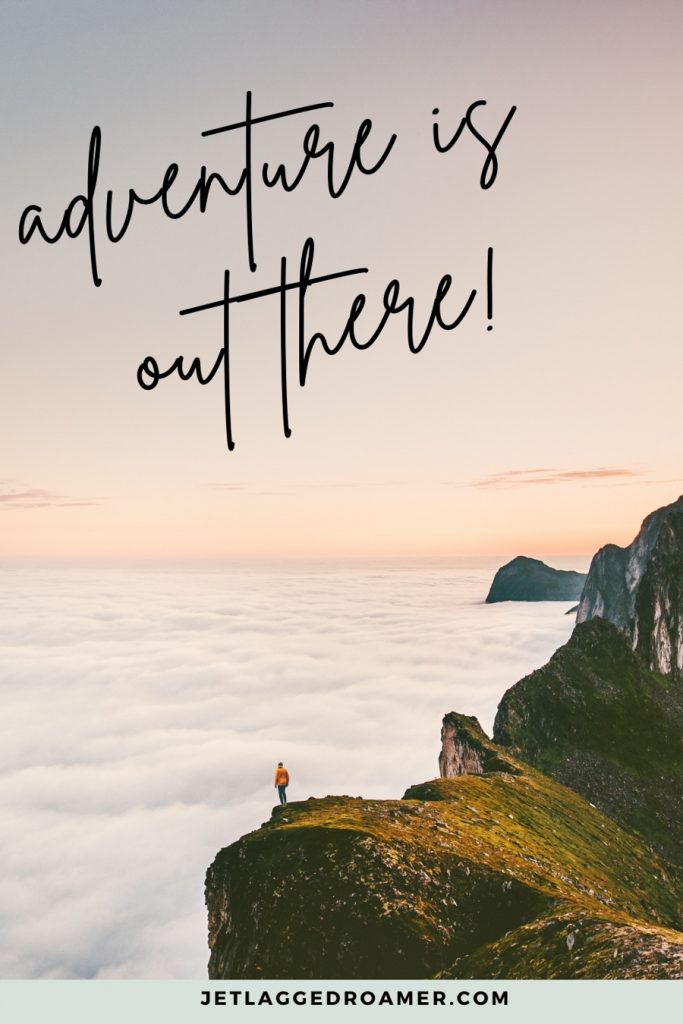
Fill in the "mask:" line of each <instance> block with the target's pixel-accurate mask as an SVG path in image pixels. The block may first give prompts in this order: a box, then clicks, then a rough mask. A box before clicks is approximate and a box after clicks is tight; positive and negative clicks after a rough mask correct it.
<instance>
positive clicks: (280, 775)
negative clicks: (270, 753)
mask: <svg viewBox="0 0 683 1024" xmlns="http://www.w3.org/2000/svg"><path fill="white" fill-rule="evenodd" d="M275 785H276V786H288V785H289V772H288V771H287V769H286V768H276V769H275Z"/></svg>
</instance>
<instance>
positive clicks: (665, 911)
mask: <svg viewBox="0 0 683 1024" xmlns="http://www.w3.org/2000/svg"><path fill="white" fill-rule="evenodd" d="M470 721H471V720H470ZM475 721H476V720H475ZM477 728H479V727H478V723H477ZM480 731H481V730H480ZM482 735H483V733H482ZM487 744H488V746H489V747H490V748H492V749H493V750H494V751H495V748H493V745H492V744H491V743H490V741H488V740H487ZM495 753H496V755H497V756H498V757H499V758H500V760H501V763H510V762H511V763H512V767H514V769H515V771H516V772H517V774H511V773H510V772H508V771H500V772H496V771H492V772H484V774H481V775H480V774H463V775H459V776H458V777H457V778H447V779H435V780H433V781H431V782H428V783H424V784H422V785H419V786H414V787H412V788H411V789H409V790H408V791H407V793H406V794H405V797H404V798H403V799H402V800H363V799H359V798H355V799H353V798H350V797H327V798H325V799H322V800H313V799H310V800H306V801H303V802H301V803H292V804H288V805H287V807H285V808H276V809H275V810H274V811H273V815H272V817H271V819H270V821H268V822H267V823H266V824H264V825H263V826H262V827H261V828H260V829H258V830H257V831H256V832H252V833H251V834H250V835H247V836H244V837H243V838H242V839H240V840H239V841H238V842H236V843H233V844H232V846H229V847H227V848H226V849H224V850H221V852H220V853H219V854H218V855H217V857H216V859H215V861H214V863H213V864H212V865H211V867H210V868H209V871H208V874H207V879H206V901H207V906H208V909H209V944H210V947H211V958H210V961H209V976H210V977H211V978H214V979H216V978H232V979H243V978H386V979H391V978H429V977H436V976H440V977H459V978H467V977H477V978H499V977H533V978H576V977H585V978H604V977H612V978H634V977H668V978H671V977H682V976H683V934H681V933H680V932H679V931H677V930H676V929H678V928H680V926H681V919H680V912H681V899H682V898H683V887H682V886H681V885H680V884H679V882H678V881H677V880H676V878H675V876H672V874H671V870H670V868H669V866H668V865H667V864H666V862H665V861H663V860H662V859H661V858H660V857H659V856H658V855H657V854H656V853H653V852H652V851H651V850H650V849H648V847H647V846H646V845H645V844H643V843H642V842H640V841H639V840H638V839H637V838H635V837H633V836H632V835H630V834H628V833H627V832H625V831H624V830H623V829H621V828H620V827H619V826H618V825H616V824H615V823H614V822H612V821H610V820H609V819H608V818H607V817H605V816H604V815H603V814H602V813H601V812H600V811H599V810H597V809H596V808H593V807H591V806H590V804H589V803H588V802H586V801H585V800H583V799H582V798H581V797H580V796H578V795H577V794H576V793H573V792H572V791H571V790H569V789H567V788H565V787H564V786H561V785H559V784H558V783H557V782H554V781H553V780H552V779H550V778H548V777H547V776H545V775H543V774H541V773H540V772H537V771H535V770H534V769H533V768H527V767H525V766H524V765H522V764H521V763H519V762H516V761H514V759H511V758H510V755H509V754H508V753H507V752H506V751H502V750H498V751H495Z"/></svg>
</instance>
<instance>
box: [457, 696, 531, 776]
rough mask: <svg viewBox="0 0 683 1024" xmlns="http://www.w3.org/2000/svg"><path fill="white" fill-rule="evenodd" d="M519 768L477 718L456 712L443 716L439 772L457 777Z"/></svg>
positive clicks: (515, 771)
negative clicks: (505, 754) (503, 752)
mask: <svg viewBox="0 0 683 1024" xmlns="http://www.w3.org/2000/svg"><path fill="white" fill-rule="evenodd" d="M517 771H518V769H517V768H516V767H515V765H514V764H513V762H512V761H510V760H509V759H508V758H505V757H503V756H501V753H500V751H499V750H498V749H497V748H496V747H495V746H494V744H493V743H491V741H490V739H489V738H488V736H487V735H486V733H485V732H484V730H483V729H482V727H481V725H480V724H479V722H478V720H477V719H476V718H472V717H470V716H469V715H459V714H458V713H457V712H455V711H451V712H450V713H449V714H447V715H444V719H443V724H442V726H441V751H440V753H439V775H440V776H441V778H442V779H454V778H457V776H458V775H484V774H487V773H488V772H509V773H511V774H513V775H514V774H516V773H517Z"/></svg>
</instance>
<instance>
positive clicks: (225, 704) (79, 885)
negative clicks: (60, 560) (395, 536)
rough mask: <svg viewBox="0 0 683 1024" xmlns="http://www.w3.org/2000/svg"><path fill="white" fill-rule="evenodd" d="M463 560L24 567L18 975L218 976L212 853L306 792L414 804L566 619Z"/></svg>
mask: <svg viewBox="0 0 683 1024" xmlns="http://www.w3.org/2000/svg"><path fill="white" fill-rule="evenodd" d="M492 576H493V569H492V568H491V567H483V568H471V567H470V568H463V567H462V566H459V565H457V564H446V563H441V564H426V565H414V564H413V565H410V564H404V563H395V564H384V565H367V566H358V565H356V566H351V567H349V566H347V567H330V566H322V565H319V566H311V565H309V566H285V567H279V568H274V567H267V566H224V567H220V568H216V569H213V570H207V569H206V568H189V567H187V568H182V569H179V568H171V569H149V568H145V569H141V568H112V567H109V568H97V569H94V568H88V569H76V568H70V569H58V568H52V569H41V570H38V569H31V568H25V567H19V568H12V569H6V570H5V571H4V579H5V585H4V587H3V588H2V596H1V597H0V655H1V658H2V671H1V676H0V682H1V685H2V691H3V699H2V716H1V717H0V818H1V821H0V846H1V856H2V865H3V871H2V874H1V875H0V930H1V932H2V936H3V942H2V948H1V949H0V977H3V978H93V977H95V978H197V979H201V978H204V977H206V963H207V960H208V949H207V943H206V916H205V911H204V906H203V886H204V875H205V872H206V868H207V867H208V865H209V864H210V863H211V861H212V860H213V858H214V856H215V854H216V853H217V851H218V850H219V849H220V848H221V847H223V846H226V845H228V844H229V843H230V842H232V841H233V840H235V839H236V838H238V837H239V836H240V835H241V834H243V833H244V832H248V831H251V830H252V829H254V828H257V827H258V826H259V824H260V823H261V822H263V821H264V820H266V819H267V818H268V817H269V814H270V810H271V807H272V806H273V804H274V802H275V801H274V795H275V791H274V789H273V782H272V777H273V769H274V766H275V764H276V762H277V761H279V760H283V761H284V762H285V764H286V765H287V766H288V768H289V770H290V773H291V785H290V790H289V794H290V799H293V800H296V799H305V798H306V797H308V796H310V795H312V796H324V795H326V794H328V793H346V794H349V795H352V796H356V795H361V794H362V795H363V796H366V797H384V798H387V797H400V796H401V795H402V793H403V792H404V790H405V789H406V788H407V787H408V786H409V785H411V784H412V783H416V782H420V781H423V780H424V779H427V778H432V777H433V776H434V775H435V774H437V771H438V769H437V755H438V751H439V730H440V726H441V718H442V716H443V714H444V713H445V712H447V711H450V710H456V711H461V712H464V713H467V714H475V715H477V716H478V717H479V718H480V720H481V722H482V725H483V726H484V728H485V729H487V731H489V732H490V729H491V725H492V721H493V716H494V714H495V709H496V705H497V703H498V700H499V699H500V697H501V695H502V693H503V692H504V690H505V689H506V688H507V687H508V686H510V685H511V684H512V683H514V682H516V681H517V680H518V679H519V678H521V677H522V676H523V675H525V674H526V673H528V672H529V671H531V670H532V669H533V668H536V667H538V666H540V665H541V664H543V663H544V662H545V661H546V660H547V659H548V657H549V656H550V655H551V654H552V652H553V651H554V650H555V649H556V648H557V647H558V646H559V645H560V644H561V643H563V642H564V641H565V640H566V639H567V637H568V636H569V633H570V632H571V628H572V624H573V617H572V616H566V615H564V612H565V611H566V610H567V608H568V607H569V606H568V604H562V603H541V604H501V605H485V604H484V603H483V599H484V597H485V594H486V591H487V589H488V586H489V584H490V581H491V578H492Z"/></svg>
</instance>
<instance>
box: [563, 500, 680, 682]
mask: <svg viewBox="0 0 683 1024" xmlns="http://www.w3.org/2000/svg"><path fill="white" fill-rule="evenodd" d="M598 617H599V618H603V619H607V620H608V621H609V622H612V623H614V625H615V626H617V628H618V629H620V630H622V631H623V632H624V633H626V634H627V636H628V637H629V638H630V640H631V643H632V645H633V648H634V649H635V650H636V651H638V653H639V654H640V655H641V656H642V657H643V658H644V660H645V662H646V664H647V665H648V666H649V667H650V668H652V669H656V670H657V671H658V672H661V673H663V674H665V675H670V674H673V675H678V676H680V675H682V674H683V497H680V498H679V499H678V500H677V501H675V502H674V503H673V504H671V505H667V506H665V507H664V508H660V509H658V510H657V511H656V512H653V513H652V514H651V515H649V516H648V517H647V518H646V519H645V520H644V522H643V525H642V526H641V528H640V531H639V533H638V535H637V537H636V538H635V540H634V541H633V542H632V543H631V544H629V545H628V547H626V548H620V547H617V546H616V545H615V544H608V545H607V546H606V547H604V548H601V549H600V551H598V553H597V554H596V555H595V557H594V558H593V561H592V563H591V567H590V571H589V573H588V578H587V580H586V585H585V587H584V591H583V594H582V596H581V601H580V603H579V610H578V612H577V617H576V621H577V622H578V623H581V622H588V621H589V620H590V619H594V618H598Z"/></svg>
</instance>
